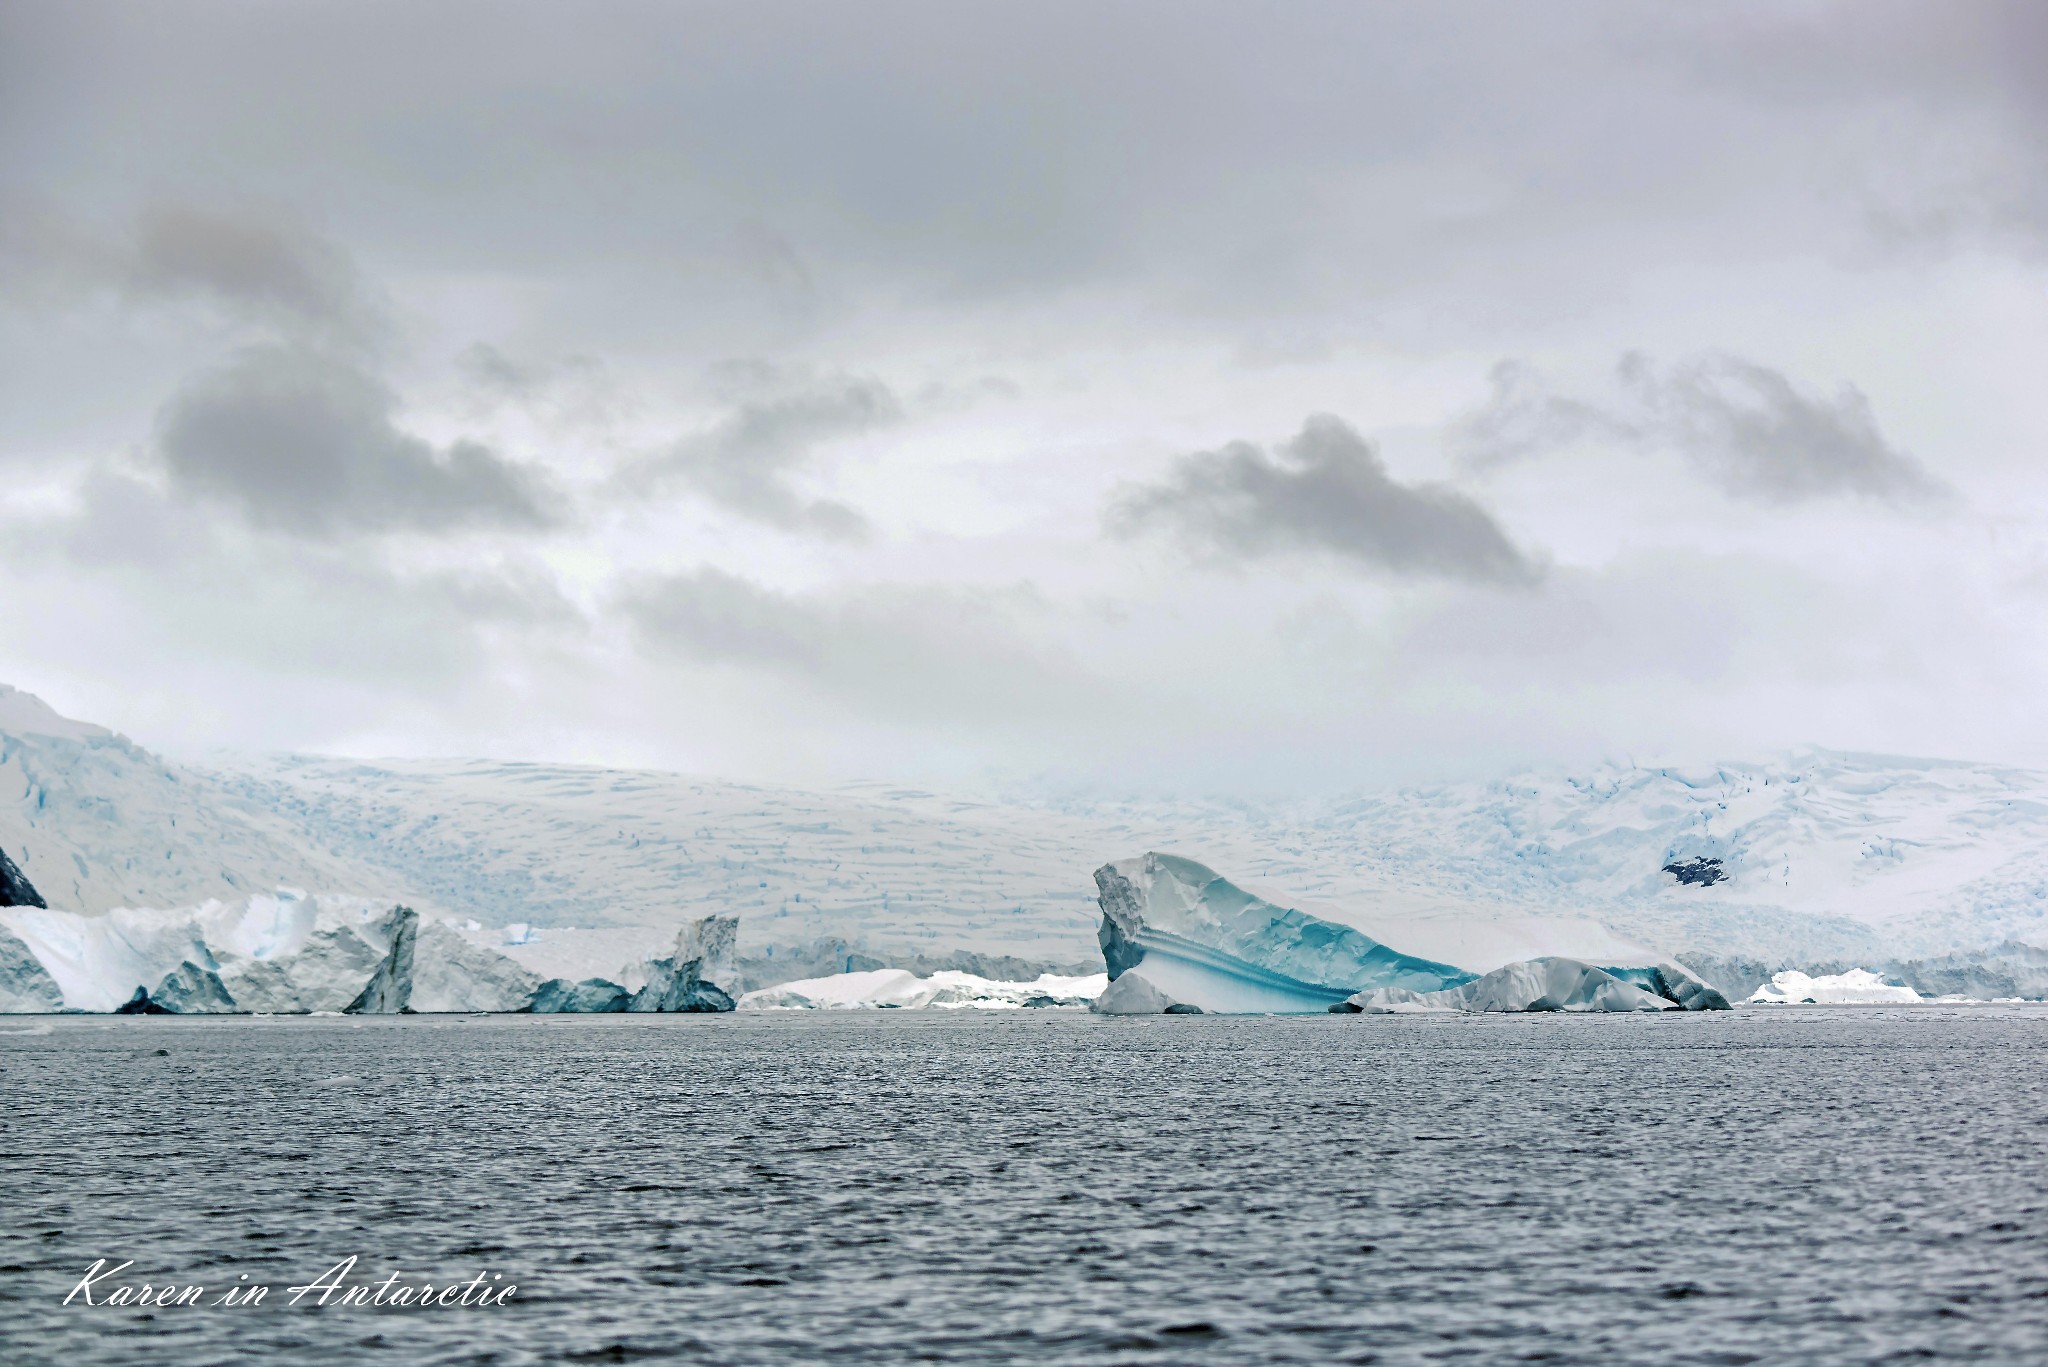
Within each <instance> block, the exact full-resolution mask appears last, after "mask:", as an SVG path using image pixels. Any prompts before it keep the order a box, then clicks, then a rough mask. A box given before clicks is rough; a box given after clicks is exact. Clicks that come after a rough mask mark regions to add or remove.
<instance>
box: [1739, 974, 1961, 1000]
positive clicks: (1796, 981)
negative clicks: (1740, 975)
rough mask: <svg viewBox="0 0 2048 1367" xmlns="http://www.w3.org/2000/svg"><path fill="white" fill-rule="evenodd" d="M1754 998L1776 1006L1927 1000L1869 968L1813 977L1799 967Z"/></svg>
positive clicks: (1773, 980)
mask: <svg viewBox="0 0 2048 1367" xmlns="http://www.w3.org/2000/svg"><path fill="white" fill-rule="evenodd" d="M1749 999H1750V1000H1751V1001H1753V1002H1765V1003H1769V1004H1772V1005H1776V1006H1788V1005H1793V1004H1802V1003H1811V1004H1814V1005H1818V1006H1850V1005H1863V1004H1868V1003H1878V1002H1891V1003H1902V1004H1903V1003H1911V1002H1917V1001H1921V1000H1924V998H1922V997H1921V995H1920V994H1919V993H1918V992H1915V991H1914V990H1913V989H1912V988H1910V987H1901V986H1899V985H1898V984H1896V983H1888V982H1886V981H1885V980H1884V979H1883V978H1880V977H1878V976H1877V974H1875V973H1872V972H1870V971H1869V970H1868V969H1863V968H1852V969H1850V970H1849V971H1848V972H1847V973H1829V974H1823V975H1821V976H1820V977H1817V978H1815V977H1809V976H1807V975H1806V974H1804V973H1801V972H1799V971H1798V970H1797V969H1787V970H1786V971H1785V972H1783V973H1777V974H1773V975H1772V977H1771V980H1770V981H1769V982H1767V983H1765V984H1764V985H1763V986H1762V987H1759V988H1758V989H1757V990H1756V991H1755V992H1753V993H1752V994H1750V998H1749Z"/></svg>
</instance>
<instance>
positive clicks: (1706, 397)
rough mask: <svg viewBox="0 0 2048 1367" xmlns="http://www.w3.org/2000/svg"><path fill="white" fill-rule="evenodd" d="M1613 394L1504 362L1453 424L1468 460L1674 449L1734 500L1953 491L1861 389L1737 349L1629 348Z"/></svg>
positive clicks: (1922, 501)
mask: <svg viewBox="0 0 2048 1367" xmlns="http://www.w3.org/2000/svg"><path fill="white" fill-rule="evenodd" d="M1616 376H1617V379H1618V381H1619V389H1620V391H1621V392H1620V395H1619V396H1618V398H1617V399H1616V400H1614V401H1611V402H1607V403H1602V402H1600V401H1597V400H1586V399H1579V398H1571V397H1567V396H1565V395H1562V394H1559V393H1557V392H1555V391H1554V390H1552V389H1550V388H1549V387H1548V386H1547V385H1546V384H1545V383H1544V381H1543V380H1542V378H1541V377H1540V376H1538V375H1537V374H1536V373H1535V372H1534V371H1532V370H1530V369H1528V368H1527V367H1526V366H1521V365H1518V364H1516V363H1514V362H1510V361H1504V362H1502V363H1501V364H1499V365H1497V366H1495V367H1494V369H1493V373H1492V376H1491V389H1492V393H1491V395H1490V397H1489V398H1488V400H1487V402H1486V403H1485V404H1484V405H1483V406H1482V407H1480V408H1479V409H1478V410H1476V411H1475V412H1473V413H1471V414H1468V415H1467V416H1466V417H1465V418H1464V419H1463V420H1462V421H1461V422H1460V423H1459V424H1458V425H1457V426H1456V427H1455V428H1454V430H1453V432H1452V444H1453V448H1454V449H1455V450H1456V451H1457V452H1458V453H1459V454H1460V455H1461V456H1462V457H1463V458H1464V460H1465V461H1466V462H1467V463H1469V464H1471V465H1474V466H1477V467H1480V468H1485V467H1488V466H1499V465H1504V464H1508V463H1510V462H1513V461H1517V460H1522V459H1527V458H1530V457H1533V456H1539V455H1545V454H1548V453H1550V452H1553V451H1558V450H1563V449H1567V448H1570V447H1574V446H1579V445H1583V444H1587V443H1611V444H1617V445H1623V446H1627V447H1631V448H1633V449H1636V450H1639V451H1642V452H1645V453H1657V452H1665V451H1670V452H1676V453H1677V454H1679V455H1681V456H1683V457H1684V458H1685V459H1686V461H1687V462H1688V463H1689V464H1690V465H1691V466H1692V467H1693V469H1694V470H1696V471H1697V472H1698V473H1699V474H1700V475H1701V476H1702V477H1703V478H1705V479H1707V480H1708V481H1709V482H1711V483H1713V484H1714V485H1716V486H1718V487H1719V488H1720V489H1722V490H1723V491H1724V492H1726V493H1727V494H1729V495H1731V496H1732V497H1735V498H1743V499H1749V500H1753V501H1756V502H1760V503H1775V504H1788V503H1800V502H1805V501H1808V500H1812V499H1822V498H1833V497H1841V496H1851V497H1860V498H1867V499H1874V500H1878V501H1880V502H1886V503H1892V504H1899V505H1905V504H1919V505H1927V504H1934V503H1939V502H1942V501H1944V500H1946V499H1947V498H1948V497H1949V495H1950V490H1949V489H1948V488H1947V487H1946V486H1945V485H1943V484H1942V483H1941V482H1940V481H1939V480H1937V479H1935V478H1934V477H1933V476H1932V475H1930V474H1929V473H1928V472H1927V471H1926V469H1925V468H1924V467H1922V466H1921V464H1920V463H1919V462H1918V461H1916V460H1914V459H1913V458H1912V457H1911V456H1909V455H1907V454H1906V453H1905V452H1903V451H1900V450H1899V449H1898V448H1897V447H1895V446H1894V445H1892V444H1891V442H1889V441H1888V440H1886V438H1885V436H1884V434H1883V433H1882V432H1881V431H1879V430H1878V425H1877V417H1876V414H1875V413H1874V412H1873V411H1872V408H1871V404H1870V400H1869V398H1868V397H1867V396H1866V395H1865V394H1864V393H1863V391H1862V390H1860V389H1858V388H1856V387H1855V386H1854V385H1851V384H1844V385H1842V386H1841V387H1840V389H1838V390H1837V391H1836V392H1835V393H1834V394H1833V395H1832V396H1826V395H1816V394H1811V393H1807V392H1805V391H1802V390H1801V389H1799V388H1798V387H1797V386H1795V385H1794V384H1793V383H1792V381H1791V380H1790V379H1788V378H1787V377H1786V376H1785V375H1784V374H1783V373H1782V372H1780V371H1777V370H1773V369H1771V368H1770V367H1769V366H1765V365H1759V364H1758V363H1756V362H1754V361H1748V360H1744V359H1743V358H1741V357H1739V356H1729V355H1709V356H1701V357H1696V358H1693V359H1691V360H1687V361H1684V362H1681V363H1679V364H1678V365H1675V366H1672V367H1670V368H1668V369H1666V370H1661V371H1660V370H1659V369H1658V367H1657V366H1656V365H1655V363H1654V362H1652V361H1651V360H1650V359H1649V358H1647V357H1645V356H1642V355H1640V354H1637V353H1630V354H1628V355H1625V356H1623V357H1622V359H1621V362H1620V364H1619V365H1618V366H1617V367H1616Z"/></svg>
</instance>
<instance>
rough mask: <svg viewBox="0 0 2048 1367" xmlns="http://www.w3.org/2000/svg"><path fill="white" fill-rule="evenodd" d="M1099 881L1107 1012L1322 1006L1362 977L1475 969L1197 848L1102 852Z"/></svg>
mask: <svg viewBox="0 0 2048 1367" xmlns="http://www.w3.org/2000/svg"><path fill="white" fill-rule="evenodd" d="M1095 886H1096V889H1097V891H1098V893H1099V894H1100V895H1099V898H1098V904H1099V905H1100V907H1101V908H1102V925H1101V929H1100V931H1099V932H1098V937H1099V940H1100V942H1101V945H1102V959H1103V963H1104V965H1105V966H1106V967H1107V969H1108V971H1109V978H1110V983H1109V988H1108V990H1106V991H1105V992H1104V993H1103V994H1102V996H1101V997H1099V998H1098V999H1097V1000H1096V1002H1095V1009H1096V1010H1097V1011H1099V1012H1102V1013H1104V1014H1108V1015H1129V1014H1143V1015H1151V1014H1157V1013H1159V1012H1162V1011H1168V1010H1171V1009H1172V1008H1173V1007H1175V1006H1181V1007H1193V1008H1197V1009H1199V1010H1202V1011H1223V1012H1302V1011H1326V1010H1328V1009H1329V1008H1330V1007H1331V1006H1333V1005H1335V1004H1336V1003H1338V1002H1341V1001H1343V1000H1344V999H1345V998H1347V997H1349V996H1350V995H1351V994H1352V993H1354V992H1357V991H1358V990H1359V989H1361V988H1365V987H1397V988H1405V989H1409V990H1413V991H1422V992H1429V991H1436V990H1438V989H1440V988H1445V987H1452V986H1455V985H1457V984H1459V983H1462V982H1467V981H1469V980H1470V979H1471V978H1472V976H1473V975H1472V974H1470V973H1468V972H1466V971H1464V970H1463V969H1460V968H1456V967H1453V966H1452V965H1450V964H1445V963H1437V962H1434V961H1432V960H1429V959H1422V958H1416V957H1414V956H1411V955H1407V954H1403V953H1401V952H1400V951H1399V950H1395V949H1391V948H1389V947H1388V946H1386V945H1383V944H1381V943H1380V942H1379V941H1378V940H1375V939H1373V938H1372V937H1371V936H1369V935H1367V934H1365V933H1364V932H1363V931H1359V930H1356V929H1353V928H1352V927H1350V926H1347V925H1342V924H1339V923H1337V922H1335V921H1331V920H1326V919H1324V918H1322V917H1319V916H1312V915H1310V914H1308V913H1307V912H1303V911H1296V910H1294V909H1292V908H1289V907H1282V906H1276V905H1275V904H1273V903H1272V902H1269V901H1267V900H1266V899H1264V898H1263V897H1258V896H1255V895H1253V894H1252V893H1249V892H1246V891H1245V890H1244V889H1242V888H1240V887H1238V886H1237V885H1236V884H1234V883H1231V882H1230V881H1229V880H1228V879H1226V878H1224V877H1223V876H1222V875H1220V874H1218V873H1217V872H1216V871H1215V870H1213V869H1210V868H1206V867H1204V866H1203V865H1201V864H1197V863H1196V862H1195V861H1194V860H1192V859H1183V858H1180V857H1178V856H1175V855H1170V854H1157V853H1154V854H1146V855H1144V856H1142V857H1140V858H1137V859H1126V860H1122V861H1119V862H1117V863H1113V864H1105V865H1103V866H1102V867H1101V868H1099V869H1097V870H1096V871H1095Z"/></svg>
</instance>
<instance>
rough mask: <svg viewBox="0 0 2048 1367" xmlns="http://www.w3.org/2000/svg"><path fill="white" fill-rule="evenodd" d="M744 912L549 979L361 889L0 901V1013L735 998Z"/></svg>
mask: <svg viewBox="0 0 2048 1367" xmlns="http://www.w3.org/2000/svg"><path fill="white" fill-rule="evenodd" d="M737 924H738V923H737V921H736V920H735V919H734V918H730V917H724V918H719V917H713V918H706V919H705V920H702V921H697V922H694V923H692V924H689V925H686V926H684V927H683V929H682V931H681V932H680V934H679V935H678V936H677V940H676V949H675V951H674V952H673V953H672V954H671V955H670V956H668V957H667V958H662V959H649V960H648V961H645V962H636V963H629V964H628V965H626V966H625V967H624V968H622V969H621V970H620V971H619V972H618V975H617V976H618V977H619V978H621V979H635V980H637V981H635V982H634V983H633V985H632V987H631V988H629V987H627V986H625V985H623V984H621V983H618V982H612V981H610V980H606V979H593V980H590V981H586V982H583V983H580V984H579V983H569V982H566V981H564V980H562V979H559V978H549V977H547V976H544V975H543V974H542V973H540V972H536V971H535V970H534V969H533V968H532V967H529V966H528V965H527V964H525V963H521V962H519V961H518V960H515V959H514V958H512V957H510V956H509V955H507V954H503V953H500V952H498V951H496V950H495V949H492V948H490V947H489V946H487V945H485V944H481V943H478V942H477V940H476V939H475V938H474V937H473V936H471V935H468V934H465V933H463V931H462V930H460V929H458V928H457V927H456V926H455V925H454V924H453V923H451V922H449V921H447V920H444V919H434V920H427V919H425V918H422V917H421V916H420V915H419V914H418V913H417V912H415V911H414V910H413V909H412V908H410V907H404V906H398V907H392V906H388V905H386V904H383V903H379V902H375V901H371V900H369V899H365V898H358V897H335V896H326V895H321V896H306V895H304V894H301V893H297V892H294V891H291V890H288V889H281V890H279V891H278V892H277V893H276V894H274V895H265V896H256V897H248V898H241V899H237V900H235V901H232V902H222V901H219V900H213V901H208V902H206V903H204V904H202V905H201V906H198V907H190V908H183V909H179V910H170V911H155V910H134V909H117V910H114V911H110V912H105V913H101V914H98V915H81V914H79V913H75V912H65V911H51V910H49V909H47V908H41V907H9V908H0V1012H41V1011H101V1012H145V1011H147V1012H175V1013H191V1014H203V1013H222V1012H255V1013H266V1014H273V1013H274V1014H288V1013H310V1012H347V1013H360V1014H391V1013H398V1012H451V1011H461V1012H500V1011H505V1012H509V1011H530V1010H546V1011H564V1010H570V1011H574V1010H597V1011H607V1010H628V1009H630V1010H642V1011H730V1010H731V1009H732V1007H733V1002H734V1000H735V999H736V998H737V996H738V972H737V968H736V960H735V958H734V954H733V946H734V941H735V938H736V937H735V931H736V928H737ZM473 925H474V923H472V926H473Z"/></svg>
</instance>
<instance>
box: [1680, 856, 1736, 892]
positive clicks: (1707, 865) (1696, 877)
mask: <svg viewBox="0 0 2048 1367" xmlns="http://www.w3.org/2000/svg"><path fill="white" fill-rule="evenodd" d="M1664 872H1666V873H1668V874H1670V875H1671V876H1672V877H1673V878H1676V879H1677V880H1678V881H1679V882H1680V883H1683V884H1685V885H1686V886H1688V887H1701V888H1710V887H1712V886H1714V884H1716V883H1718V882H1720V881H1722V880H1723V879H1725V878H1726V877H1727V876H1728V870H1727V869H1725V868H1723V867H1722V866H1721V861H1720V860H1718V859H1712V858H1709V857H1707V856H1705V855H1701V856H1699V857H1698V858H1695V859H1674V860H1672V861H1671V862H1670V863H1669V864H1666V865H1665V866H1664Z"/></svg>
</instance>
